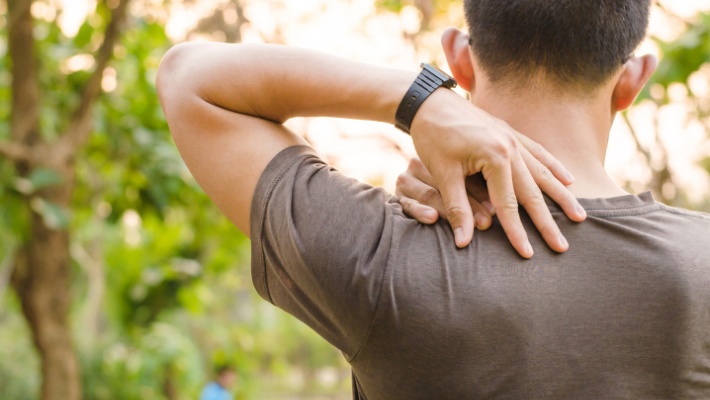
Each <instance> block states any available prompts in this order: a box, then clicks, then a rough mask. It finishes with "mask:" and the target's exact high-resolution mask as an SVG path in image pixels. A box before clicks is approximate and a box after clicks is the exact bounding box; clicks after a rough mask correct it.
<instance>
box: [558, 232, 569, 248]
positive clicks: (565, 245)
mask: <svg viewBox="0 0 710 400" xmlns="http://www.w3.org/2000/svg"><path fill="white" fill-rule="evenodd" d="M559 240H560V246H561V247H563V248H568V247H569V243H567V239H565V237H564V236H562V234H560V239H559Z"/></svg>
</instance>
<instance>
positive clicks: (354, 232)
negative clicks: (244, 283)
mask: <svg viewBox="0 0 710 400" xmlns="http://www.w3.org/2000/svg"><path fill="white" fill-rule="evenodd" d="M580 203H581V204H582V206H583V207H584V208H585V209H586V210H587V214H588V218H587V220H586V221H585V222H583V223H575V222H572V221H570V220H568V219H567V218H566V217H565V215H564V214H563V213H562V211H561V210H560V208H559V207H558V206H557V205H555V204H554V203H553V202H551V201H549V199H548V205H549V207H550V210H551V211H552V215H553V216H554V218H555V221H556V222H557V224H558V225H559V226H560V229H561V230H562V232H563V233H564V235H565V236H566V237H567V239H568V240H569V242H570V249H569V251H567V252H566V253H564V254H557V253H555V252H554V251H552V250H550V249H549V248H548V247H547V246H546V245H545V243H544V241H543V240H542V238H541V237H540V235H539V233H537V230H536V229H535V228H534V226H533V224H532V223H531V221H530V219H529V217H528V216H527V214H525V212H524V211H522V212H521V213H522V219H523V223H524V225H525V227H526V229H527V232H528V234H529V235H530V241H531V242H532V245H533V247H534V248H535V250H536V252H535V256H534V257H533V258H532V259H530V260H525V259H523V258H522V257H520V256H519V255H518V254H517V253H516V252H515V250H514V249H513V247H512V246H511V245H510V243H509V242H508V240H507V238H506V236H505V233H504V232H503V229H502V228H501V226H500V224H499V223H498V221H497V219H494V223H493V226H492V227H491V228H490V229H489V230H487V231H484V232H480V231H476V232H475V235H474V237H473V242H472V243H471V244H470V245H469V246H468V247H466V248H464V249H457V248H456V246H455V245H454V239H453V235H452V232H451V228H450V227H449V225H448V224H447V223H446V222H445V221H439V222H438V223H436V224H434V225H431V226H427V225H422V224H419V223H417V222H416V221H414V220H412V219H410V218H408V217H406V216H405V215H404V214H403V213H402V209H401V207H400V205H399V203H398V202H397V198H396V197H394V196H392V195H390V194H388V193H387V192H385V191H384V190H382V189H380V188H373V187H371V186H369V185H366V184H363V183H359V182H358V181H356V180H354V179H351V178H347V177H345V176H344V175H342V174H341V173H339V172H337V171H336V170H335V169H333V168H332V167H330V166H328V165H327V164H325V163H324V162H323V161H321V160H320V159H319V158H318V157H317V156H316V155H315V153H314V152H313V150H312V149H310V148H309V147H306V146H295V147H290V148H288V149H285V150H284V151H282V152H281V153H280V154H279V155H277V156H276V157H275V158H274V159H273V161H271V163H270V164H269V166H268V167H267V168H266V170H265V171H264V173H263V174H262V176H261V179H260V180H259V183H258V186H257V189H256V192H255V194H254V199H253V203H252V208H251V237H252V277H253V281H254V286H255V287H256V289H257V291H258V292H259V294H260V295H261V296H262V297H263V298H264V299H266V300H267V301H269V302H271V303H273V304H274V305H276V306H277V307H280V308H282V309H284V310H285V311H287V312H288V313H290V314H292V315H294V316H295V317H297V318H298V319H300V320H301V321H303V322H305V323H306V324H308V325H309V326H310V327H311V328H313V329H314V330H315V331H316V332H318V334H320V335H321V336H322V337H323V338H325V339H326V340H327V341H328V342H330V343H331V344H333V346H335V347H337V348H338V349H340V350H341V351H342V353H343V355H344V356H345V358H346V359H347V361H348V362H349V363H350V365H351V366H352V370H353V395H354V397H355V398H359V399H367V400H378V399H385V400H396V399H484V398H485V399H594V400H598V399H681V398H682V399H701V398H703V399H710V218H709V217H708V216H707V215H705V214H700V213H694V212H689V211H683V210H678V209H674V208H670V207H666V206H663V205H660V204H658V203H656V202H655V201H654V200H653V198H652V196H651V194H650V193H648V192H647V193H643V194H641V195H628V196H621V197H615V198H609V199H581V200H580Z"/></svg>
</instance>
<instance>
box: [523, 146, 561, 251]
mask: <svg viewBox="0 0 710 400" xmlns="http://www.w3.org/2000/svg"><path fill="white" fill-rule="evenodd" d="M511 165H512V166H513V184H514V185H515V194H516V195H517V197H518V201H519V202H520V204H521V205H522V206H523V207H525V210H526V211H527V212H528V215H530V219H532V221H533V223H534V224H535V227H536V228H537V230H538V231H540V233H541V234H542V237H543V239H544V240H545V242H547V244H548V245H549V246H550V248H552V249H553V250H555V251H558V252H564V251H566V250H567V249H568V248H569V244H567V240H566V239H565V238H564V236H562V233H561V232H560V228H559V227H558V226H557V223H555V220H554V219H553V218H552V214H551V213H550V210H549V208H547V204H545V200H544V198H543V196H542V192H541V191H540V188H539V187H538V186H537V184H536V183H535V180H534V179H533V177H532V175H531V174H530V171H528V169H527V167H526V166H525V162H524V161H523V158H522V156H521V155H520V153H519V152H516V153H514V154H513V157H512V164H511Z"/></svg>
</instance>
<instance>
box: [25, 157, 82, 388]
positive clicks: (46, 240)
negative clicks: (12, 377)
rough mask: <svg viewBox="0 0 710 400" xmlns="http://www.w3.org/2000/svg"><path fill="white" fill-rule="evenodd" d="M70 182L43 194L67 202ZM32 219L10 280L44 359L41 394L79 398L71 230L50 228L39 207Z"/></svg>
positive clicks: (63, 203)
mask: <svg viewBox="0 0 710 400" xmlns="http://www.w3.org/2000/svg"><path fill="white" fill-rule="evenodd" d="M72 173H73V171H72V169H71V168H68V171H66V173H65V174H64V176H65V177H68V178H69V179H71V176H72ZM71 187H72V183H71V181H65V183H64V184H63V185H62V186H59V187H54V188H52V189H51V190H45V191H43V192H42V193H41V194H42V198H43V199H45V200H47V201H51V202H53V203H55V204H59V205H63V206H67V205H68V204H69V198H70V194H71ZM33 198H34V197H33ZM27 201H28V203H29V202H31V201H32V200H30V199H27ZM28 208H29V204H28ZM31 219H32V221H31V235H30V239H29V241H28V242H27V243H26V244H25V245H24V246H23V248H22V249H21V250H20V252H19V254H18V257H17V261H16V262H17V265H16V267H15V270H14V273H13V276H12V286H13V288H14V289H15V291H16V292H17V295H18V297H19V298H20V304H21V305H22V311H23V314H24V316H25V318H26V319H27V322H28V323H29V325H30V329H31V330H32V339H33V343H34V345H35V347H36V348H37V351H38V353H39V356H40V359H41V361H42V389H41V399H42V400H79V399H81V385H80V374H79V365H78V362H77V359H76V355H75V354H74V346H73V343H72V338H71V330H70V327H69V321H68V313H69V303H70V302H69V300H70V299H69V286H70V283H71V282H70V278H71V259H70V256H69V234H68V232H67V231H65V230H54V229H51V228H48V227H47V226H46V225H45V223H44V220H43V218H42V216H41V215H39V214H37V213H36V212H35V211H33V212H32V217H31Z"/></svg>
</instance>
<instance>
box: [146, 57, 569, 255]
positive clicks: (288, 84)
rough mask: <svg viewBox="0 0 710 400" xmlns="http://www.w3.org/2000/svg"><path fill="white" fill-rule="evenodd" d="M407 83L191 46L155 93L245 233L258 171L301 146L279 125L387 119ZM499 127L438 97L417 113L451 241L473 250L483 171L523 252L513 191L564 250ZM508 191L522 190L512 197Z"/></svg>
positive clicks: (322, 63)
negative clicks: (473, 202) (473, 191)
mask: <svg viewBox="0 0 710 400" xmlns="http://www.w3.org/2000/svg"><path fill="white" fill-rule="evenodd" d="M415 77H416V74H415V73H413V72H407V71H401V70H394V69H388V68H382V67H376V66H371V65H367V64H361V63H356V62H352V61H348V60H345V59H341V58H338V57H333V56H329V55H326V54H323V53H318V52H313V51H308V50H304V49H298V48H290V47H286V46H274V45H228V44H216V43H190V44H182V45H178V46H176V47H175V48H173V49H171V50H170V51H169V52H168V54H167V55H166V56H165V58H164V59H163V61H162V63H161V66H160V68H159V71H158V82H157V86H158V94H159V96H160V101H161V105H162V106H163V109H164V111H165V115H166V117H167V119H168V123H169V125H170V129H171V131H172V133H173V137H174V139H175V143H176V144H177V146H178V148H179V150H180V153H181V155H182V156H183V158H184V160H185V162H186V164H187V166H188V167H189V168H190V171H191V172H192V174H193V175H194V176H195V178H196V179H197V181H198V182H199V183H200V186H201V187H202V188H203V189H204V190H205V192H206V193H207V194H208V195H209V196H210V198H211V199H212V200H213V201H214V202H215V204H216V205H217V206H218V207H219V209H220V210H221V211H222V212H223V213H224V214H225V215H226V216H227V217H228V218H229V219H230V220H231V221H232V222H233V223H234V224H235V225H236V226H237V228H239V229H240V230H241V231H242V232H244V233H245V234H247V235H248V233H249V211H250V206H251V198H252V195H253V193H254V190H255V187H256V183H257V181H258V179H259V177H260V175H261V173H262V171H263V170H264V169H265V167H266V165H267V164H268V163H269V161H270V160H271V159H272V158H273V157H274V156H275V155H276V154H277V153H278V152H280V151H281V150H283V149H284V148H286V147H289V146H292V145H295V144H301V143H302V140H301V139H300V138H298V137H297V136H296V135H294V134H293V133H292V132H290V131H289V130H288V129H286V128H285V127H284V126H283V125H282V123H283V122H284V121H286V120H288V119H289V118H292V117H296V116H302V117H306V116H330V117H340V118H355V119H366V120H372V121H380V122H387V123H393V122H394V115H395V112H396V109H397V107H398V105H399V102H400V101H401V99H402V97H403V96H404V93H405V92H406V91H407V89H408V87H409V85H410V84H411V82H412V81H413V80H414V78H415ZM444 110H445V112H444V113H443V114H442V111H444ZM506 129H509V128H505V125H504V124H502V125H501V124H500V123H499V121H498V122H496V121H494V119H493V118H492V117H490V116H489V115H487V114H485V113H484V112H483V111H481V110H479V109H477V108H475V107H474V106H473V105H472V104H470V103H469V102H467V101H466V100H465V99H463V98H461V97H460V96H458V95H457V94H455V93H454V92H451V91H448V90H437V91H436V92H435V93H434V94H433V95H432V96H431V97H430V99H428V100H427V101H426V102H425V103H424V104H423V106H422V107H421V109H420V110H419V112H418V113H417V116H416V118H415V119H414V123H413V124H412V137H413V138H414V142H415V146H417V151H418V153H419V156H420V157H421V158H422V161H424V162H425V164H429V165H436V166H441V168H438V169H435V170H433V171H432V174H433V175H434V178H435V179H437V178H439V179H437V181H438V182H439V185H438V187H439V188H440V189H441V192H442V197H443V199H444V202H445V207H446V208H447V216H448V218H449V221H450V223H451V224H452V227H453V228H454V229H455V231H456V233H457V235H456V242H457V245H459V246H464V245H466V244H468V243H469V242H470V240H471V236H472V235H473V226H474V221H473V215H472V213H471V209H470V206H469V203H468V201H467V197H466V190H465V184H464V179H463V178H464V177H465V176H468V175H472V174H474V173H476V172H483V173H484V174H487V175H488V176H487V178H490V179H489V189H490V190H491V201H492V203H493V206H494V207H495V208H496V210H497V214H498V216H499V218H500V219H501V223H502V224H503V226H504V227H505V228H506V232H507V233H508V236H509V238H510V239H511V242H512V243H513V245H514V246H515V248H516V249H517V250H518V251H519V252H520V253H521V254H522V255H523V256H525V257H529V256H532V251H531V250H532V249H528V248H527V247H526V242H527V235H526V233H525V231H524V229H523V228H522V224H521V223H520V220H519V218H518V216H517V202H516V194H518V197H517V198H518V200H520V202H521V204H523V205H524V206H525V207H526V209H528V212H529V213H530V214H531V216H533V219H534V220H535V222H536V223H537V226H538V228H539V229H540V231H541V232H542V233H543V236H544V237H545V239H546V240H547V242H548V243H549V244H550V246H551V247H552V248H553V249H555V250H557V251H564V250H566V249H567V244H566V242H564V241H563V240H560V238H561V235H560V233H559V229H558V228H557V226H556V225H555V223H554V221H553V220H552V217H551V216H550V214H549V211H548V210H547V206H546V205H545V204H544V202H543V201H542V196H541V195H540V191H539V189H538V188H537V186H536V185H535V184H534V181H533V177H532V176H531V175H530V173H529V172H527V169H525V168H524V167H525V166H524V165H522V166H521V165H514V167H515V168H513V167H511V165H513V164H516V160H519V159H520V157H519V156H518V157H512V155H513V154H517V151H518V149H517V147H516V143H517V141H516V139H515V137H514V135H513V133H511V132H510V131H506ZM418 143H419V144H420V145H418ZM433 143H434V144H435V143H439V144H440V145H438V146H433V145H432V144H433ZM521 147H522V146H521ZM518 164H519V163H518ZM437 174H438V175H437ZM556 175H557V174H556ZM516 182H520V184H518V185H516ZM531 182H532V185H531V184H530V183H531ZM515 186H519V187H521V188H523V189H524V190H520V191H519V193H516V192H514V187H515ZM535 191H537V192H535Z"/></svg>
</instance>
